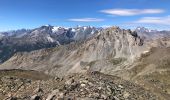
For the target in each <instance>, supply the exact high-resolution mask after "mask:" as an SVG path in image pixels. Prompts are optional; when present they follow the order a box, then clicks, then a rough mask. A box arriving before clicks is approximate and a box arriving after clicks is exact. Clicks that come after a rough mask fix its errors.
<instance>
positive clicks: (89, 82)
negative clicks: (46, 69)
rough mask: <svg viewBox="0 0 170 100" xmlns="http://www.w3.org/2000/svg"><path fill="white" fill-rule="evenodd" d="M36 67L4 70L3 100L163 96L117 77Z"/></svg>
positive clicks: (128, 99)
mask: <svg viewBox="0 0 170 100" xmlns="http://www.w3.org/2000/svg"><path fill="white" fill-rule="evenodd" d="M39 75H40V73H39V72H34V71H21V70H13V71H1V77H0V99H1V100H99V99H100V100H160V99H159V98H158V97H157V96H156V95H154V94H152V93H151V92H150V91H147V90H145V89H144V88H142V87H141V86H139V85H136V84H134V83H131V82H129V81H125V80H122V79H120V78H118V77H114V76H110V75H105V74H101V73H99V72H86V73H84V74H72V75H69V76H67V77H63V78H58V77H50V76H46V75H45V74H44V75H43V74H42V75H41V76H40V77H36V76H39Z"/></svg>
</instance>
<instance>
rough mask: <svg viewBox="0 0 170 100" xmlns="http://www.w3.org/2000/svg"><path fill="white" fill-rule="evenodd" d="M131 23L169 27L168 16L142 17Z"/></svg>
mask: <svg viewBox="0 0 170 100" xmlns="http://www.w3.org/2000/svg"><path fill="white" fill-rule="evenodd" d="M133 23H142V24H161V25H170V16H165V17H143V18H141V19H139V20H137V21H134V22H133Z"/></svg>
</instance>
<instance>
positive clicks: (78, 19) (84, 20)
mask: <svg viewBox="0 0 170 100" xmlns="http://www.w3.org/2000/svg"><path fill="white" fill-rule="evenodd" d="M68 20H69V21H74V22H101V21H104V19H99V18H73V19H68Z"/></svg>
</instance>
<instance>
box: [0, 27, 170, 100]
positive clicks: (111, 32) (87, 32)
mask: <svg viewBox="0 0 170 100" xmlns="http://www.w3.org/2000/svg"><path fill="white" fill-rule="evenodd" d="M0 34H1V35H0V36H1V39H0V44H1V45H0V50H1V51H0V57H1V58H0V59H1V62H2V63H1V64H0V69H1V71H2V72H1V73H2V77H0V78H1V81H2V83H3V84H2V85H3V86H2V87H4V88H5V87H6V84H9V86H11V83H10V82H9V80H10V81H14V82H18V81H19V82H18V83H16V84H15V85H16V88H17V86H18V84H20V83H22V82H20V81H24V84H23V86H24V87H28V88H27V90H24V89H22V88H21V92H20V89H17V93H16V94H15V95H14V96H15V97H16V98H22V99H23V98H29V99H26V100H30V98H34V99H33V100H41V99H36V98H43V99H45V98H50V99H47V100H53V99H51V98H53V96H54V98H57V97H60V96H57V95H60V92H61V93H63V94H62V97H61V98H62V99H64V98H74V97H77V98H80V97H81V98H83V100H84V99H85V98H87V100H89V99H92V100H96V99H104V98H105V100H112V99H113V100H116V99H117V100H118V99H123V100H124V99H127V100H131V99H135V100H138V99H139V100H143V99H144V100H146V99H154V100H168V99H169V97H170V82H169V80H168V79H169V75H170V72H169V65H170V61H169V59H170V56H169V55H170V54H169V53H170V37H169V35H170V32H169V31H157V30H149V29H147V28H144V27H137V28H136V29H135V30H134V31H132V30H130V29H127V30H126V29H121V28H119V27H116V26H113V27H109V28H105V29H103V28H95V27H91V26H83V27H76V28H64V27H55V26H50V25H47V26H42V27H39V28H35V29H29V30H26V29H22V30H18V31H10V32H1V33H0ZM41 75H42V77H38V76H41ZM70 75H71V76H70ZM14 76H15V77H14ZM112 76H113V77H112ZM27 79H29V80H31V82H30V81H28V80H27ZM15 80H17V81H15ZM112 80H113V82H112ZM125 80H126V81H125ZM1 81H0V82H1ZM29 82H30V83H29ZM114 82H115V83H114ZM4 83H5V84H4ZM27 84H29V85H27ZM37 84H41V85H38V86H39V87H38V90H37V91H38V92H36V93H35V94H34V95H33V94H32V91H34V90H33V88H32V87H33V86H37ZM47 84H48V85H47ZM118 84H119V85H118ZM105 85H107V86H105ZM47 86H49V87H47ZM100 86H101V89H99V88H100ZM113 87H114V88H113ZM14 88H15V87H14ZM90 88H91V90H89V89H90ZM81 89H83V90H81ZM86 89H87V90H86ZM131 89H132V90H134V91H132V90H131ZM4 90H5V92H4V94H3V96H5V97H6V96H7V95H8V93H12V94H13V93H14V92H13V90H12V89H11V88H10V89H4ZM93 90H94V91H93ZM100 90H103V91H105V92H100ZM119 90H120V91H122V92H120V91H119ZM9 91H11V92H9ZM42 91H43V92H42ZM107 91H109V92H107ZM28 92H29V93H28ZM40 92H42V93H41V94H39V93H40ZM53 92H54V93H53ZM86 92H87V93H86ZM23 93H25V94H23ZM81 93H84V94H81ZM95 93H98V94H95ZM143 94H144V95H143ZM30 95H31V96H30ZM51 95H52V96H51ZM73 95H74V96H73ZM103 95H104V96H103ZM0 96H1V94H0ZM22 99H21V100H22ZM80 100H81V99H80Z"/></svg>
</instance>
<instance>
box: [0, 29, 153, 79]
mask: <svg viewBox="0 0 170 100" xmlns="http://www.w3.org/2000/svg"><path fill="white" fill-rule="evenodd" d="M148 48H150V46H149V45H147V43H144V41H143V40H142V39H140V37H138V36H137V34H136V33H135V32H131V31H130V30H123V29H120V28H118V27H111V28H108V29H105V30H103V31H101V32H99V33H97V34H96V35H95V36H93V37H91V38H89V39H88V40H85V41H83V42H82V41H81V42H73V43H70V44H68V45H62V46H59V47H56V48H50V49H42V50H37V51H32V52H22V53H16V54H15V55H14V56H13V57H11V58H10V59H9V60H8V61H6V62H5V63H3V64H2V65H0V68H1V69H27V70H29V69H31V70H37V71H44V72H46V73H49V74H51V75H57V76H63V75H67V74H69V73H75V72H84V71H87V70H90V71H101V72H104V73H114V71H116V70H119V69H120V68H122V67H126V66H127V65H129V64H131V63H132V62H134V61H135V59H136V58H137V57H139V56H140V54H141V53H142V52H144V51H145V50H148Z"/></svg>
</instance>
